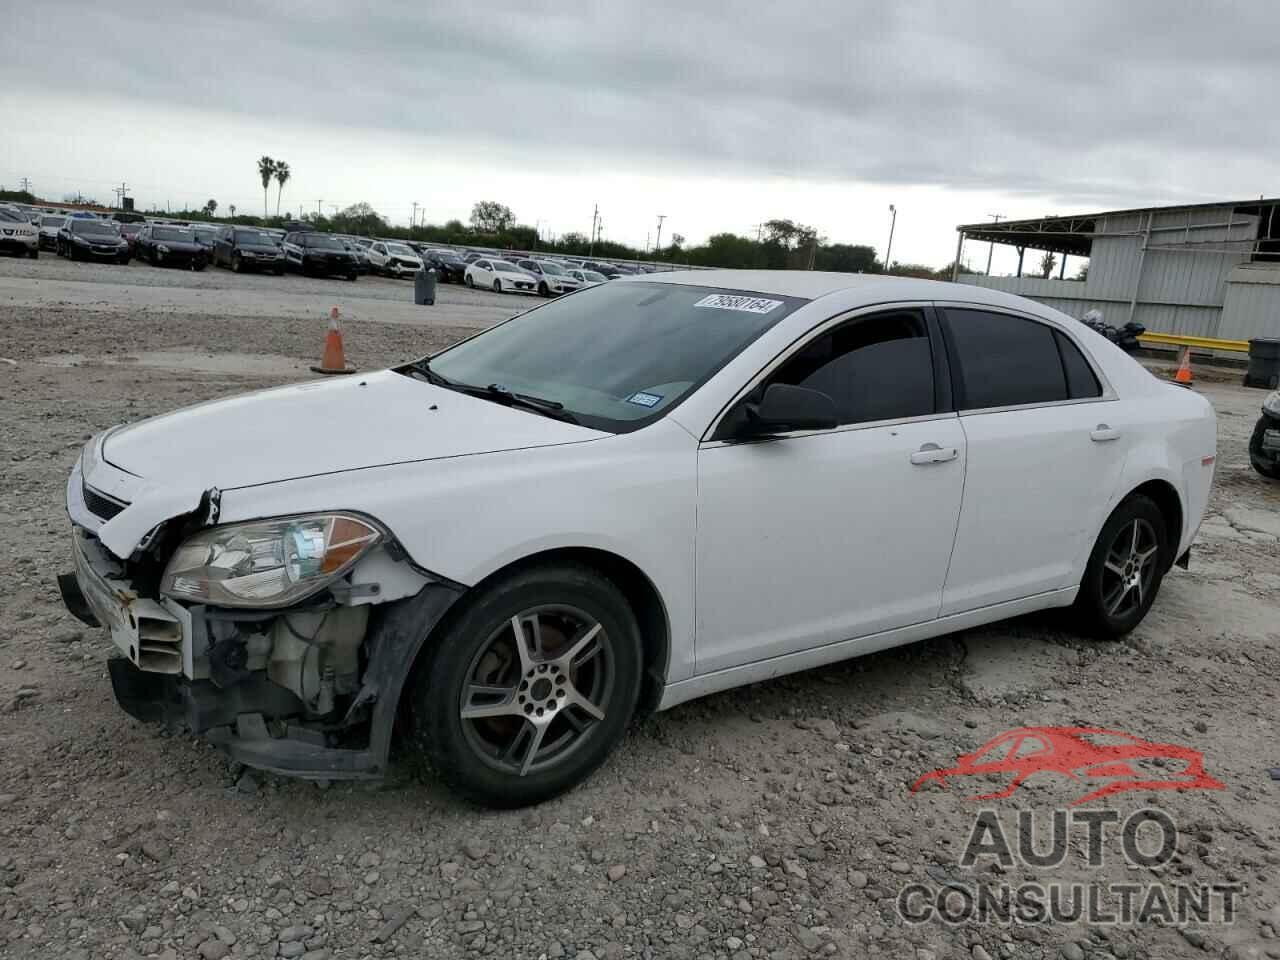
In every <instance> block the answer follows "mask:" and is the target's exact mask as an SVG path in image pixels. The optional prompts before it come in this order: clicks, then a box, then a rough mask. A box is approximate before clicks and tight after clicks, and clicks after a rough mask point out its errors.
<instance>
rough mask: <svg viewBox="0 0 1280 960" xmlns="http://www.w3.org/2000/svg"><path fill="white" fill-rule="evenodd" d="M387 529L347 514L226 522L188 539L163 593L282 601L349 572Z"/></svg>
mask: <svg viewBox="0 0 1280 960" xmlns="http://www.w3.org/2000/svg"><path fill="white" fill-rule="evenodd" d="M380 539H382V533H381V531H379V530H378V529H377V528H375V527H373V526H371V525H370V524H368V523H366V522H365V521H363V520H358V519H356V518H355V517H352V516H348V515H346V514H316V515H313V516H306V517H287V518H285V519H282V520H263V521H259V522H255V523H238V524H229V525H227V526H225V527H212V528H210V529H208V530H204V531H201V532H200V533H197V534H196V535H195V536H193V537H191V538H190V539H189V540H187V541H186V542H184V543H183V544H182V546H180V547H179V548H178V549H177V550H176V551H175V552H174V554H173V557H172V559H170V560H169V565H168V567H166V568H165V572H164V579H163V580H162V581H161V584H160V592H161V593H163V594H165V595H166V596H170V597H175V598H179V599H184V600H196V601H200V602H202V603H212V604H216V605H219V606H224V607H282V606H288V605H289V604H292V603H296V602H297V601H299V600H302V599H304V598H306V597H309V596H311V595H312V594H313V593H316V592H317V591H319V590H322V589H323V588H324V587H325V586H327V585H328V584H330V583H332V582H333V581H334V580H336V579H337V578H338V577H340V576H342V575H343V574H344V573H346V572H347V570H349V569H350V568H351V566H352V564H354V563H355V562H356V560H358V559H359V558H360V556H361V555H362V554H363V553H364V552H365V551H366V550H368V549H369V548H370V547H372V546H373V545H374V544H375V543H377V542H378V541H379V540H380Z"/></svg>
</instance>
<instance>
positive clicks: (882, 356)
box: [769, 310, 936, 424]
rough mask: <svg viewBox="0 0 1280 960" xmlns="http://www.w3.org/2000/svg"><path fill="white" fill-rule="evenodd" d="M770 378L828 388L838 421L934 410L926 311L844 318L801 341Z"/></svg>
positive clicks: (824, 390) (896, 417)
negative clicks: (839, 323) (815, 336)
mask: <svg viewBox="0 0 1280 960" xmlns="http://www.w3.org/2000/svg"><path fill="white" fill-rule="evenodd" d="M769 382H770V383H786V384H791V385H792V386H798V387H806V388H808V389H810V390H817V391H819V392H821V393H825V394H827V396H829V397H831V399H832V400H834V401H835V404H836V412H837V416H838V417H839V420H840V423H841V424H853V423H870V422H873V421H876V420H899V419H903V418H906V417H919V416H925V415H927V414H930V413H934V412H935V410H936V407H935V402H934V389H933V352H932V350H931V349H930V344H929V328H928V325H927V324H926V322H925V317H924V313H923V312H921V311H919V310H893V311H890V312H887V313H877V314H874V315H872V316H869V317H859V318H858V319H856V320H852V321H850V322H849V323H845V324H842V325H841V326H839V327H837V328H835V329H834V330H831V331H829V332H827V333H824V334H822V335H821V336H819V337H817V338H816V339H814V340H812V341H811V342H810V343H808V344H806V345H805V346H803V347H801V348H800V350H798V351H797V352H796V353H795V354H794V355H793V356H792V357H791V358H790V359H788V360H787V361H786V363H784V364H783V366H782V367H781V368H780V369H779V370H778V372H777V373H775V374H774V375H773V376H772V377H771V378H770V380H769Z"/></svg>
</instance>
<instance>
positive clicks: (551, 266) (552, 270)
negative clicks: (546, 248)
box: [538, 260, 565, 277]
mask: <svg viewBox="0 0 1280 960" xmlns="http://www.w3.org/2000/svg"><path fill="white" fill-rule="evenodd" d="M538 266H540V267H541V268H542V272H543V273H547V274H550V275H551V276H553V277H563V276H564V275H565V272H564V270H563V269H561V267H560V264H558V263H550V262H548V261H546V260H539V261H538Z"/></svg>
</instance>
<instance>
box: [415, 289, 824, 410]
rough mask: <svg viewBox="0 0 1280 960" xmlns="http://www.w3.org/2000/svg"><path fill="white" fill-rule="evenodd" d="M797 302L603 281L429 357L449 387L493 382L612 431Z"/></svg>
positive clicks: (690, 386) (700, 376) (691, 381)
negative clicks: (550, 402) (559, 406)
mask: <svg viewBox="0 0 1280 960" xmlns="http://www.w3.org/2000/svg"><path fill="white" fill-rule="evenodd" d="M804 302H805V301H804V300H800V299H797V298H793V297H792V298H784V297H781V296H772V297H761V296H758V295H756V294H741V295H738V294H736V293H735V292H734V291H727V290H718V289H714V288H710V287H693V286H684V285H681V284H668V283H644V282H636V283H606V284H602V285H601V286H598V287H589V288H588V289H586V290H584V291H581V292H579V293H576V294H574V295H573V296H571V297H566V298H564V299H563V300H555V301H553V302H551V303H548V304H547V305H546V306H543V307H540V308H538V309H536V310H531V311H529V312H528V313H525V314H522V315H520V316H518V317H515V318H514V319H512V320H509V321H508V322H506V323H504V324H500V325H499V326H496V327H493V328H491V329H489V330H486V331H485V332H484V333H482V334H479V335H478V336H475V337H473V338H471V339H470V340H467V341H464V342H463V343H460V344H458V345H457V346H456V347H453V348H451V349H449V350H446V351H445V352H444V353H441V354H439V355H438V356H436V357H434V358H432V360H431V369H432V371H434V372H436V373H439V374H440V375H441V376H443V377H445V378H447V379H449V380H452V381H455V382H457V383H463V384H470V385H473V386H482V387H483V386H488V385H489V384H494V383H497V384H501V385H502V386H504V387H506V388H507V389H509V390H511V391H513V392H514V393H524V394H530V395H532V396H536V397H541V398H543V399H545V400H555V401H557V402H559V403H562V404H564V407H565V409H566V410H567V411H568V412H569V413H572V414H573V415H574V416H575V417H576V418H577V419H578V420H579V421H580V422H581V423H583V424H585V425H587V426H591V427H596V428H598V429H601V430H609V431H612V432H625V431H627V430H634V429H636V428H637V427H640V426H643V425H644V424H645V423H648V422H649V421H651V420H653V419H656V418H657V417H659V416H661V415H662V414H664V413H666V412H667V411H668V410H670V409H671V408H672V407H673V406H675V405H676V404H677V403H679V402H680V401H681V400H683V399H684V398H685V397H686V396H687V395H688V394H689V393H690V392H691V391H692V390H694V389H695V388H696V387H698V386H700V385H701V384H702V383H703V382H705V381H706V380H707V378H708V377H710V376H711V375H712V374H713V373H715V372H716V371H717V370H719V369H720V368H721V367H723V366H724V365H725V364H726V363H728V362H729V361H730V360H731V359H733V357H735V356H736V355H737V354H738V353H739V352H740V351H741V350H742V349H743V348H744V347H745V346H747V344H749V343H751V342H752V341H753V340H755V339H756V338H757V337H759V336H760V334H762V333H764V331H766V330H768V329H769V328H770V327H772V326H773V325H774V324H776V323H777V322H778V321H779V320H781V319H782V318H783V317H785V316H786V315H787V314H789V313H791V312H792V311H793V310H795V309H796V308H797V307H799V306H800V305H801V304H803V303H804Z"/></svg>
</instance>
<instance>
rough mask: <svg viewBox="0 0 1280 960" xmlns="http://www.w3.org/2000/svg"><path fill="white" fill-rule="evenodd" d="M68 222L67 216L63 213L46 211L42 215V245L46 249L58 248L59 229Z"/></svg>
mask: <svg viewBox="0 0 1280 960" xmlns="http://www.w3.org/2000/svg"><path fill="white" fill-rule="evenodd" d="M66 222H67V218H66V216H64V215H62V214H49V213H44V214H41V215H40V226H39V227H38V230H39V232H40V237H39V241H40V247H41V248H42V249H45V250H57V249H58V231H59V230H61V229H62V228H63V227H64V226H65V225H66Z"/></svg>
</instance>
